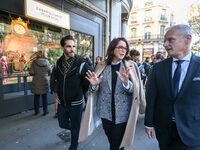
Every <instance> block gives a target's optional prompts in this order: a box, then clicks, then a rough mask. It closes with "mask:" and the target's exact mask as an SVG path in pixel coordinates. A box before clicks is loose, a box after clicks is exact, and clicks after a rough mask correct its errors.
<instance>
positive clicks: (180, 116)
mask: <svg viewBox="0 0 200 150" xmlns="http://www.w3.org/2000/svg"><path fill="white" fill-rule="evenodd" d="M191 41H192V31H191V29H190V27H189V26H187V25H183V24H179V25H175V26H172V27H170V28H169V29H168V30H167V32H166V34H165V37H164V47H165V49H166V51H167V53H168V55H169V58H167V59H166V60H164V61H162V62H159V63H156V64H155V65H154V66H153V68H152V72H151V73H150V75H149V79H148V81H147V85H146V100H147V107H146V112H145V123H144V124H145V131H146V133H147V135H148V136H149V138H153V137H154V136H156V138H157V140H158V142H159V147H160V149H161V150H200V58H199V57H197V56H195V55H193V54H192V53H191V51H190V45H191Z"/></svg>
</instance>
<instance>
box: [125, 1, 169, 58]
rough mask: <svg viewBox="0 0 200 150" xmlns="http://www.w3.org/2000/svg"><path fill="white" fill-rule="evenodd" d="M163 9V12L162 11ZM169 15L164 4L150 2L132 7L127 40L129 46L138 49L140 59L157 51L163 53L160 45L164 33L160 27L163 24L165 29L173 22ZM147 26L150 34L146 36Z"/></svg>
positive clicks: (167, 8)
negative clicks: (134, 30)
mask: <svg viewBox="0 0 200 150" xmlns="http://www.w3.org/2000/svg"><path fill="white" fill-rule="evenodd" d="M164 10H165V13H163V11H164ZM147 12H148V13H147ZM162 13H163V14H162ZM134 14H136V15H135V16H136V17H134ZM171 16H173V15H172V12H171V10H170V8H169V7H168V6H166V5H164V4H154V3H153V2H152V3H149V4H148V5H145V4H144V5H142V6H141V5H140V6H139V5H137V6H135V7H133V8H132V10H131V14H130V17H129V23H128V24H129V25H128V33H129V34H128V41H129V43H130V47H131V48H135V49H137V50H139V51H140V53H141V60H144V58H145V57H147V56H148V57H149V56H151V55H152V54H155V53H156V52H158V51H162V52H163V53H165V51H164V48H163V46H162V45H163V35H164V34H161V32H160V28H161V26H164V29H166V28H167V27H169V26H170V25H171V23H172V22H173V20H171ZM148 27H149V32H150V35H148V36H149V37H146V36H145V32H146V31H145V28H146V29H147V28H148ZM133 28H135V29H136V34H135V36H133V32H132V30H131V29H133Z"/></svg>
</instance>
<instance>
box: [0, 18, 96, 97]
mask: <svg viewBox="0 0 200 150" xmlns="http://www.w3.org/2000/svg"><path fill="white" fill-rule="evenodd" d="M67 34H71V35H72V36H74V38H75V40H76V45H77V47H76V51H77V52H76V53H77V54H79V55H81V56H82V57H88V58H90V59H91V60H93V36H91V35H86V34H84V33H79V32H75V31H69V30H66V29H60V28H56V27H52V26H48V25H43V24H40V23H37V22H31V21H27V20H25V19H22V18H20V17H12V18H11V17H9V16H8V15H7V16H6V17H5V15H4V16H1V15H0V58H1V57H2V56H3V57H5V58H6V61H7V74H3V73H2V65H1V68H0V74H1V75H3V76H2V77H1V82H2V79H3V78H4V81H3V82H2V84H3V85H4V86H8V85H11V84H19V83H20V84H21V83H22V84H23V83H24V79H25V77H26V81H28V82H31V77H30V76H29V74H28V68H29V67H30V65H31V62H32V61H33V60H34V59H35V56H36V55H35V54H36V52H38V51H40V50H41V51H43V52H44V53H45V55H46V57H47V58H48V59H49V62H50V64H51V65H52V66H53V65H54V64H55V62H56V60H57V59H58V58H59V57H60V56H61V55H62V50H61V48H60V39H61V38H62V37H63V36H65V35H67ZM22 79H23V80H22ZM18 87H19V86H18ZM18 90H24V89H23V88H22V89H18ZM9 92H12V91H6V92H4V93H9Z"/></svg>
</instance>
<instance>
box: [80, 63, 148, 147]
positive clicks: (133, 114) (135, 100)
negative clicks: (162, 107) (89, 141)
mask: <svg viewBox="0 0 200 150" xmlns="http://www.w3.org/2000/svg"><path fill="white" fill-rule="evenodd" d="M125 64H126V66H127V67H128V68H130V78H131V80H132V83H133V91H132V103H131V106H130V110H129V115H128V118H127V125H126V129H125V133H124V136H123V139H122V142H121V145H120V147H126V146H130V145H132V143H133V140H134V135H135V128H136V122H137V117H138V113H139V110H140V113H144V111H145V106H146V101H145V97H144V93H143V86H142V83H141V80H140V73H139V70H138V68H137V65H136V64H135V63H134V62H133V61H126V62H125ZM105 67H106V63H105V62H100V63H98V65H97V68H96V72H97V74H99V72H102V70H103V69H105ZM102 68H103V69H102ZM107 69H108V68H107ZM99 70H100V71H99ZM105 74H106V69H105ZM117 82H119V81H117ZM104 84H106V83H104ZM107 84H108V85H107V87H105V88H110V86H111V85H109V84H111V83H110V80H107ZM117 84H120V83H117ZM116 87H117V86H116ZM107 90H108V91H105V92H106V93H107V94H103V95H104V97H106V96H107V95H109V91H110V90H109V89H107ZM95 93H96V94H97V97H98V96H99V95H98V93H99V91H97V92H95ZM95 93H94V94H95ZM94 94H93V95H94ZM121 94H123V92H122V93H121ZM105 95H106V96H105ZM100 97H101V96H100ZM100 97H99V98H97V101H98V100H99V99H100ZM102 98H103V97H102ZM123 99H124V97H123ZM92 101H95V99H93V98H92V96H91V97H90V98H89V99H88V102H87V106H86V110H85V114H84V116H83V119H82V122H81V128H80V133H79V141H82V140H84V139H85V138H86V137H87V136H89V135H90V134H91V132H92V131H93V129H90V128H94V125H93V124H95V123H93V122H92V121H94V116H93V114H92V112H93V111H91V109H93V108H92V105H93V102H92ZM94 103H95V102H94ZM97 104H98V103H97ZM97 107H98V106H97ZM122 119H123V118H122Z"/></svg>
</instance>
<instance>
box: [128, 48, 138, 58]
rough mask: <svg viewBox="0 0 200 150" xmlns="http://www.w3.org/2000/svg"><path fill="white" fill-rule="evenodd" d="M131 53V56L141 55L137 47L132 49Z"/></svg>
mask: <svg viewBox="0 0 200 150" xmlns="http://www.w3.org/2000/svg"><path fill="white" fill-rule="evenodd" d="M129 54H130V56H131V57H132V56H140V52H139V51H138V50H136V49H132V50H131V51H130V53H129Z"/></svg>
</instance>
